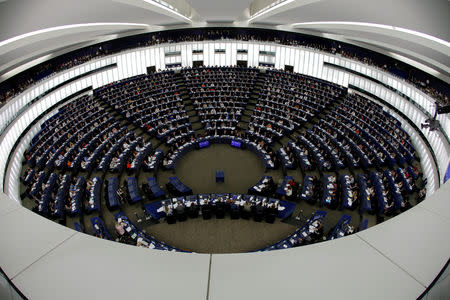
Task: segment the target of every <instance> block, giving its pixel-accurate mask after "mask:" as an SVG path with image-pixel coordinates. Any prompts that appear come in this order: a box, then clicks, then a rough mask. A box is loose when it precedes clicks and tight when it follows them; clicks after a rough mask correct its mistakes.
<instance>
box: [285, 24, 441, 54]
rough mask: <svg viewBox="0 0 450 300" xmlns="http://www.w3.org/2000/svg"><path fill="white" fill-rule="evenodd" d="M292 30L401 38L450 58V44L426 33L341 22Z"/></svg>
mask: <svg viewBox="0 0 450 300" xmlns="http://www.w3.org/2000/svg"><path fill="white" fill-rule="evenodd" d="M291 26H292V28H295V29H309V30H311V29H312V30H320V31H326V30H332V31H339V30H353V31H360V32H370V33H376V34H381V35H386V36H389V37H394V38H399V39H402V40H406V41H408V42H411V43H415V44H421V45H423V46H425V47H428V48H430V49H433V50H435V51H438V52H440V53H442V54H445V55H447V56H450V43H449V42H447V41H444V40H442V39H439V38H437V37H434V36H431V35H429V34H426V33H422V32H417V31H414V30H410V29H406V28H401V27H396V26H390V25H384V24H374V23H364V22H340V21H325V22H305V23H293V24H292V25H291Z"/></svg>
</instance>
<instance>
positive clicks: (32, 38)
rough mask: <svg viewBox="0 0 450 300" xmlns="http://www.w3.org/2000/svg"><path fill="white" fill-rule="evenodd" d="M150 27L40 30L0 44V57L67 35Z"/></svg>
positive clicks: (120, 25) (88, 25)
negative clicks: (18, 49) (33, 44)
mask: <svg viewBox="0 0 450 300" xmlns="http://www.w3.org/2000/svg"><path fill="white" fill-rule="evenodd" d="M149 27H150V25H148V24H139V23H83V24H71V25H63V26H56V27H51V28H45V29H40V30H36V31H32V32H28V33H25V34H22V35H19V36H15V37H13V38H10V39H7V40H5V41H2V42H0V57H1V55H4V54H6V53H8V52H11V51H14V50H16V49H17V48H21V47H24V46H26V45H29V44H32V43H35V42H41V41H42V40H46V39H54V38H58V37H63V36H65V35H67V34H74V33H76V34H78V33H88V32H93V31H111V32H112V33H113V32H120V31H123V30H139V29H141V30H144V29H148V28H149Z"/></svg>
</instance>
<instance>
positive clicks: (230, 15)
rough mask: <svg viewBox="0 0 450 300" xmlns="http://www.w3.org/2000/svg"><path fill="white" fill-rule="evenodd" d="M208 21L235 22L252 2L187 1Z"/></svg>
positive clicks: (241, 0)
mask: <svg viewBox="0 0 450 300" xmlns="http://www.w3.org/2000/svg"><path fill="white" fill-rule="evenodd" d="M187 2H189V3H190V4H191V5H192V7H193V8H194V9H195V10H196V11H197V12H198V13H199V15H201V16H202V17H203V18H204V19H205V20H206V21H209V22H211V21H213V22H217V21H220V22H222V21H225V22H229V21H234V20H236V19H237V17H239V16H240V15H241V14H242V12H243V11H244V10H245V9H246V8H248V7H249V6H250V3H251V2H252V0H240V1H239V0H238V1H236V0H224V1H217V0H210V1H208V0H187Z"/></svg>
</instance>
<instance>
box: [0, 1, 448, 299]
mask: <svg viewBox="0 0 450 300" xmlns="http://www.w3.org/2000/svg"><path fill="white" fill-rule="evenodd" d="M163 2H164V1H163ZM255 2H258V1H255ZM283 2H284V1H281V3H283ZM294 2H297V1H294ZM164 3H165V2H164ZM1 5H2V4H1V3H0V8H1ZM250 7H252V6H250ZM269 9H270V8H269ZM269 18H270V17H269ZM212 24H214V23H212ZM130 26H131V25H130ZM133 26H134V25H133ZM258 27H259V28H258ZM319 28H320V27H319ZM12 42H14V41H12ZM446 43H447V44H448V42H446ZM6 46H8V44H6ZM448 47H449V46H448V45H447V50H448ZM1 49H2V44H1V43H0V50H1ZM55 52H56V50H55ZM1 54H2V52H0V57H1ZM5 57H6V56H5ZM405 61H406V60H402V59H400V58H399V57H397V56H390V55H389V54H388V53H385V52H382V51H376V50H373V49H370V47H367V48H366V47H363V46H361V45H359V44H357V43H356V44H354V43H350V42H349V41H347V40H345V41H341V40H335V39H333V38H330V37H326V36H323V35H314V34H311V32H308V33H304V32H301V31H300V32H297V31H296V30H286V29H285V28H284V29H283V28H282V29H275V28H270V26H269V27H267V26H262V25H261V26H256V27H253V26H226V24H225V25H224V24H221V25H220V26H213V25H209V26H204V27H194V28H185V27H184V26H173V28H172V27H170V26H169V27H168V28H167V29H166V30H160V29H159V30H150V31H148V32H144V33H140V34H136V33H132V34H131V33H130V34H127V33H125V34H123V35H120V36H117V37H114V38H111V39H106V40H105V41H101V42H98V43H93V44H92V45H88V46H85V45H83V46H78V47H75V48H74V49H73V50H71V51H67V53H63V54H60V55H55V57H51V58H48V60H47V61H43V62H35V65H33V66H32V67H29V66H27V65H26V64H25V63H23V65H24V67H23V70H21V71H20V73H19V71H16V72H17V74H15V73H14V72H13V71H10V72H12V73H11V74H12V75H8V74H9V73H8V72H5V73H4V74H3V73H1V70H0V76H1V75H4V76H5V78H6V79H4V78H2V77H0V87H1V89H0V92H1V98H0V100H1V101H2V105H1V106H0V115H1V120H2V122H1V123H2V124H1V126H0V133H1V138H0V145H1V148H2V151H1V153H0V161H1V164H0V174H1V180H0V188H1V189H2V191H3V194H1V195H0V196H1V201H0V202H1V205H0V208H1V211H0V212H1V215H2V216H3V217H4V218H3V219H4V220H3V223H4V226H2V228H3V230H2V238H3V240H4V242H3V243H1V244H2V245H1V246H0V252H2V253H4V254H2V258H1V260H2V262H1V270H2V274H3V277H4V278H5V282H6V283H5V286H9V287H10V289H11V295H13V294H14V293H17V297H18V298H23V299H28V298H30V299H51V298H59V299H63V298H67V299H72V298H79V297H87V298H96V299H103V298H113V299H115V298H123V297H127V295H130V297H139V295H141V296H146V297H147V296H148V297H158V298H161V299H173V298H175V297H182V296H184V297H185V298H186V299H201V298H205V297H206V299H233V298H234V299H248V298H255V299H273V298H274V297H277V298H280V297H295V296H301V295H302V293H304V296H305V297H313V296H314V297H316V298H319V299H328V298H335V299H341V298H342V299H343V298H346V299H348V298H350V299H356V298H358V299H359V298H367V299H372V298H373V299H380V298H383V299H411V298H420V299H428V298H429V299H439V298H433V297H432V296H433V294H432V293H431V291H432V287H433V286H436V288H435V291H436V290H437V292H435V293H436V294H435V295H441V296H442V295H444V298H445V295H446V293H448V292H445V279H443V281H444V283H441V282H440V281H439V280H440V279H439V278H440V277H441V275H442V274H443V273H445V272H448V270H447V271H446V267H447V265H448V259H449V257H448V250H450V243H449V240H448V235H447V234H448V232H449V228H450V224H449V218H450V216H449V215H448V201H447V200H448V197H447V196H448V193H449V188H450V186H449V184H448V183H446V181H447V178H448V177H449V172H450V171H449V160H450V144H449V140H448V136H447V134H448V133H449V131H450V130H449V129H450V128H449V126H450V121H449V117H448V113H445V108H448V106H449V104H450V101H449V99H448V91H449V87H448V82H447V81H446V80H445V76H444V75H443V76H440V77H439V76H437V77H434V76H433V74H434V73H433V72H427V70H428V69H427V68H422V69H420V68H419V67H417V66H416V65H414V64H408V62H405ZM33 62H34V61H33ZM4 65H5V68H7V67H9V66H8V64H6V63H4ZM446 67H448V66H446ZM12 69H13V68H12ZM5 70H6V69H5ZM8 76H9V77H8ZM433 114H434V117H433ZM436 124H437V125H436ZM434 126H437V127H436V128H435V127H434ZM432 127H433V129H432ZM169 252H170V253H169ZM325 273H326V274H325ZM438 274H439V276H438ZM46 276H48V277H46ZM46 278H48V279H46ZM442 278H445V276H443V277H442ZM446 280H447V281H448V279H446ZM350 282H351V283H352V284H349V283H350ZM110 283H114V284H110ZM324 284H325V285H326V286H327V288H325V290H326V291H323V285H324ZM47 285H49V286H47ZM54 285H58V287H54ZM441 285H444V287H442V286H441ZM447 285H448V283H447ZM83 289H85V290H86V291H85V292H83V291H82V290H83ZM302 291H303V292H302ZM71 292H72V293H71ZM2 293H4V295H5V299H9V298H7V297H8V295H9V294H8V293H7V292H2ZM352 293H354V294H352ZM0 295H3V294H0ZM447 295H448V294H447ZM427 297H428V298H427ZM436 297H438V296H436ZM11 299H13V298H12V296H11Z"/></svg>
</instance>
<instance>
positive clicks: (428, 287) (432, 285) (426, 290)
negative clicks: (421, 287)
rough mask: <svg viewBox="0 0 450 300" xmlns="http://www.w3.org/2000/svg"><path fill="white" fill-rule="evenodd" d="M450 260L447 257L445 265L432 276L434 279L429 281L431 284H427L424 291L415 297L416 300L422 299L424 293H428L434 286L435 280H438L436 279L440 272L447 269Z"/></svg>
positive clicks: (442, 272) (440, 274) (438, 277)
mask: <svg viewBox="0 0 450 300" xmlns="http://www.w3.org/2000/svg"><path fill="white" fill-rule="evenodd" d="M449 262H450V259H447V262H446V263H445V265H444V266H443V267H442V269H441V271H440V272H439V274H438V275H437V276H436V277H435V278H434V280H433V281H432V282H431V284H430V285H429V286H427V288H426V289H425V291H423V293H422V294H420V296H419V297H418V298H417V300H421V299H423V297H425V296H426V294H428V292H429V291H430V290H431V289H432V288H433V287H434V285H435V284H436V282H438V280H439V279H440V278H441V276H442V274H444V272H445V271H446V270H447V267H448V264H449Z"/></svg>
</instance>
